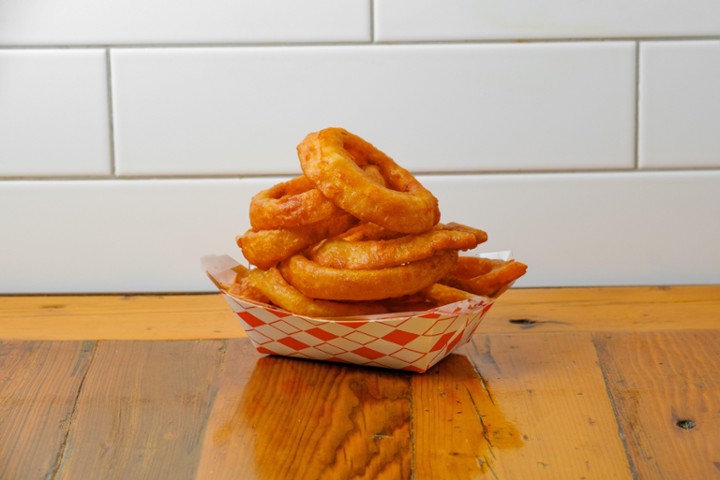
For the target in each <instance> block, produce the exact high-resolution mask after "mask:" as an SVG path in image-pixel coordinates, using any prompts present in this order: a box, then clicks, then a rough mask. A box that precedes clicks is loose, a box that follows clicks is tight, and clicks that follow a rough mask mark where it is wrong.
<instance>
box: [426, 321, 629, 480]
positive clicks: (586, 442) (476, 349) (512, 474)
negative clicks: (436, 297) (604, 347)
mask: <svg viewBox="0 0 720 480" xmlns="http://www.w3.org/2000/svg"><path fill="white" fill-rule="evenodd" d="M460 352H461V353H462V354H464V355H466V357H462V356H453V357H448V359H446V360H450V362H445V361H444V362H441V363H440V364H438V365H437V366H436V367H435V368H434V369H433V370H431V371H429V372H428V373H427V374H426V375H424V376H418V377H415V378H414V380H413V392H414V401H413V404H414V405H415V406H416V409H415V411H414V415H413V418H414V419H415V465H416V469H417V471H416V477H417V478H453V479H459V480H463V479H475V478H493V479H505V478H507V479H517V478H532V479H544V478H547V479H559V478H575V479H577V478H602V479H612V478H631V471H630V468H629V465H628V462H627V458H626V454H625V451H624V448H623V445H622V442H621V439H620V436H619V431H618V427H617V424H616V422H615V420H614V415H613V410H612V406H611V403H610V400H609V399H608V396H607V393H606V388H605V383H604V380H603V376H602V372H601V371H600V369H599V368H598V365H597V357H596V355H595V352H594V349H593V345H592V341H591V338H590V335H588V334H584V333H577V334H550V335H517V334H508V335H478V336H476V337H475V338H474V340H473V342H472V344H470V345H468V346H465V347H463V349H462V350H461V351H460ZM463 359H464V360H463ZM471 363H472V364H474V367H473V365H471ZM475 371H479V372H480V373H481V375H482V377H480V376H478V375H477V373H475Z"/></svg>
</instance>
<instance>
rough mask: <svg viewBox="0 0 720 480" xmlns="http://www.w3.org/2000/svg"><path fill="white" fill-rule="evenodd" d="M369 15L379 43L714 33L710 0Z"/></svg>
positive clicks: (717, 12) (456, 7)
mask: <svg viewBox="0 0 720 480" xmlns="http://www.w3.org/2000/svg"><path fill="white" fill-rule="evenodd" d="M374 16H375V39H376V40H378V41H381V42H385V41H433V40H456V41H459V40H495V39H563V38H572V39H577V38H621V37H645V38H646V37H658V36H670V37H675V36H698V35H718V34H720V3H718V2H716V1H714V0H693V1H692V2H684V1H681V0H656V1H653V2H651V3H648V2H645V1H642V0H627V1H624V2H612V3H608V2H576V1H572V0H549V1H543V2H536V1H532V0H509V1H503V2H488V1H477V0H377V1H376V2H375V8H374Z"/></svg>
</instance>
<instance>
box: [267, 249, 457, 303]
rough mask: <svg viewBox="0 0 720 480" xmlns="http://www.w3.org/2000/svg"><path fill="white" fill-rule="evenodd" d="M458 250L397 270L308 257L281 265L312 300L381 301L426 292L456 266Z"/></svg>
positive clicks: (443, 252)
mask: <svg viewBox="0 0 720 480" xmlns="http://www.w3.org/2000/svg"><path fill="white" fill-rule="evenodd" d="M457 257H458V253H457V251H455V250H446V251H442V252H438V253H436V254H435V255H433V256H432V257H430V258H426V259H424V260H418V261H417V262H412V263H408V264H405V265H401V266H397V267H388V268H378V269H365V270H352V269H348V268H331V267H325V266H322V265H320V264H318V263H315V262H313V261H312V260H310V259H308V258H307V257H306V256H304V255H302V254H299V255H293V256H292V257H290V258H288V259H287V260H284V261H282V262H281V263H280V264H279V265H278V269H279V270H280V273H281V274H282V276H283V277H284V278H285V280H287V281H288V283H290V284H291V285H293V286H294V287H295V288H297V289H298V290H299V291H300V292H302V293H303V294H304V295H306V296H308V297H310V298H318V299H323V300H350V301H359V300H381V299H385V298H393V297H402V296H403V295H410V294H413V293H417V292H419V291H420V290H423V289H425V288H427V287H429V286H431V285H432V284H434V283H436V282H437V281H438V280H440V279H441V278H442V277H444V276H446V275H447V274H448V273H450V272H451V271H452V269H453V268H454V267H455V263H456V261H457Z"/></svg>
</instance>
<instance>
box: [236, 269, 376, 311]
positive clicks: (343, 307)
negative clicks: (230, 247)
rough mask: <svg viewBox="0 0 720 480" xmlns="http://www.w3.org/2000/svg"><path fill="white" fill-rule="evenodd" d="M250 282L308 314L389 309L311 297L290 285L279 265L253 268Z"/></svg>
mask: <svg viewBox="0 0 720 480" xmlns="http://www.w3.org/2000/svg"><path fill="white" fill-rule="evenodd" d="M248 278H249V280H250V282H251V284H252V285H253V286H254V287H255V288H257V289H258V290H259V291H261V292H262V293H263V294H264V295H265V296H267V297H268V298H269V299H270V300H271V301H272V303H273V304H275V305H277V306H278V307H280V308H282V309H284V310H287V311H288V312H293V313H296V314H299V315H306V316H309V317H347V316H356V315H372V314H377V313H385V312H387V311H388V309H387V308H386V307H384V306H382V305H380V304H378V303H349V302H344V303H341V302H333V301H329V300H314V299H312V298H308V297H307V296H305V295H303V294H302V293H301V292H299V291H298V290H297V289H296V288H295V287H293V286H292V285H290V284H289V283H288V282H287V281H286V280H285V279H284V278H283V276H282V275H281V274H280V272H279V271H278V269H277V268H271V269H268V270H260V269H252V270H250V273H249V274H248Z"/></svg>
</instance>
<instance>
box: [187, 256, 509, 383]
mask: <svg viewBox="0 0 720 480" xmlns="http://www.w3.org/2000/svg"><path fill="white" fill-rule="evenodd" d="M480 256H483V257H490V258H496V259H502V260H509V259H510V258H511V255H510V252H497V253H491V254H483V255H480ZM201 262H202V266H203V269H204V270H205V272H206V273H207V275H208V277H209V278H210V280H212V281H213V283H214V284H215V285H216V286H217V287H218V289H219V290H220V292H221V293H222V294H223V296H224V298H225V300H226V301H227V302H228V304H229V305H230V308H232V310H233V312H234V313H235V314H236V315H237V317H238V320H239V321H240V324H241V325H242V327H243V329H244V330H245V332H246V333H247V336H248V338H249V339H250V341H251V342H252V343H253V345H254V346H255V349H256V350H257V351H258V352H259V353H261V354H266V355H281V356H286V357H293V358H302V359H311V360H320V361H326V362H339V363H351V364H356V365H363V366H369V367H382V368H390V369H397V370H406V371H411V372H418V373H423V372H426V371H427V370H428V369H429V368H430V367H432V366H433V365H435V364H436V363H438V362H439V361H440V360H442V359H443V358H445V357H446V356H448V355H449V354H450V353H452V352H453V351H454V350H455V349H456V348H457V347H459V346H461V345H463V344H465V343H467V342H468V341H469V340H470V338H471V337H472V335H473V333H474V332H475V330H476V329H477V327H478V325H480V322H481V321H482V319H483V317H484V316H485V314H486V313H487V311H488V310H489V309H490V307H491V306H492V305H493V302H494V301H495V300H496V299H495V298H487V297H481V296H474V297H472V298H471V299H467V300H463V301H460V302H455V303H451V304H448V305H443V306H442V307H438V308H434V309H432V310H426V311H422V312H403V313H391V314H381V315H366V316H362V317H343V318H339V319H323V318H312V317H307V316H302V315H296V314H293V313H289V312H287V311H285V310H282V309H279V308H276V307H271V306H268V305H264V304H259V303H253V302H251V301H248V300H246V299H242V298H239V297H235V296H233V295H231V294H229V293H228V292H226V291H225V290H224V289H223V288H222V287H221V284H222V283H225V284H227V283H230V282H232V278H233V276H234V273H235V272H234V271H233V270H232V269H233V267H235V266H237V265H238V262H236V261H235V260H234V259H233V258H232V257H230V256H227V255H221V256H218V255H207V256H205V257H203V258H202V261H201Z"/></svg>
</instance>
